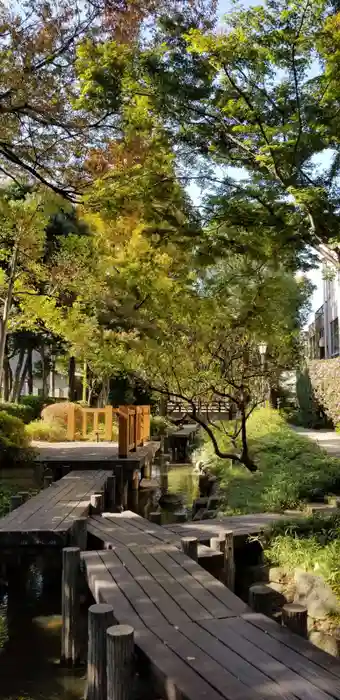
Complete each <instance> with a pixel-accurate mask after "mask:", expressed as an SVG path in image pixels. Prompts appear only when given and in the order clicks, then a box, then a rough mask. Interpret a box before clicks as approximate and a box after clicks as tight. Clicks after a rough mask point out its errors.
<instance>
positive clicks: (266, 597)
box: [249, 583, 273, 617]
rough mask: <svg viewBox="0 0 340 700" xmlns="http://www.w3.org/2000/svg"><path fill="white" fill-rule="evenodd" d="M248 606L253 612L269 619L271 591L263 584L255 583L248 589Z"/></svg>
mask: <svg viewBox="0 0 340 700" xmlns="http://www.w3.org/2000/svg"><path fill="white" fill-rule="evenodd" d="M249 605H250V607H251V608H252V609H253V610H255V612H259V613H263V614H264V615H267V616H268V617H270V616H271V615H272V613H273V591H272V589H271V588H270V587H269V586H266V584H265V583H255V584H254V585H253V586H250V588H249Z"/></svg>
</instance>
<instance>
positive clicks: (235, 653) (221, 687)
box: [82, 518, 340, 700]
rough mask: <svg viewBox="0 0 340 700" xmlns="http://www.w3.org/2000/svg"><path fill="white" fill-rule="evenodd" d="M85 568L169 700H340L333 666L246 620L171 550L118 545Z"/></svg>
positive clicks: (271, 626)
mask: <svg viewBox="0 0 340 700" xmlns="http://www.w3.org/2000/svg"><path fill="white" fill-rule="evenodd" d="M95 520H96V521H97V520H98V519H97V518H96V519H95ZM91 525H92V521H91ZM93 527H94V526H93ZM141 532H142V531H141ZM142 534H143V533H142ZM144 536H145V533H144ZM82 560H83V562H84V569H85V574H86V577H87V581H88V585H89V587H90V590H91V591H92V594H93V596H94V598H95V600H96V602H105V603H109V604H111V605H112V606H113V610H114V615H115V619H116V622H117V623H120V624H130V625H132V626H133V627H134V629H135V641H136V645H137V651H138V653H139V654H140V655H141V656H142V659H143V661H144V663H147V664H148V665H149V667H150V668H151V670H152V671H153V672H154V675H155V676H156V678H158V679H160V680H161V682H162V690H161V692H162V696H163V697H164V696H165V697H166V698H167V699H168V700H179V699H180V698H185V699H186V700H210V699H211V700H260V698H262V700H268V699H273V700H274V699H278V698H280V699H281V700H297V699H298V700H331V698H333V699H334V698H336V699H338V700H339V699H340V662H339V661H338V660H336V659H334V658H332V657H329V656H328V654H325V653H324V652H322V651H319V650H318V649H317V648H316V647H313V646H312V645H311V644H310V643H309V642H307V641H305V640H303V639H301V638H299V637H297V636H296V635H293V634H292V633H290V632H288V631H287V630H284V629H281V628H280V627H279V626H278V625H277V623H276V622H273V621H272V620H269V619H268V618H266V617H264V616H262V615H259V614H257V613H252V612H251V611H249V609H247V606H246V605H245V604H244V603H243V602H242V601H241V600H239V599H238V598H237V597H236V596H235V595H234V594H233V593H232V592H231V591H229V590H228V589H227V588H225V587H224V586H223V584H221V583H220V582H219V581H217V580H216V579H214V578H213V577H212V576H211V575H210V574H208V573H207V572H205V571H203V569H202V568H201V567H200V566H199V565H198V564H197V563H196V562H194V561H193V560H191V559H189V558H188V557H187V556H186V555H185V554H184V553H183V552H181V551H179V550H178V549H177V548H176V547H175V546H174V545H173V544H169V543H167V542H165V541H164V540H160V539H158V540H156V543H155V541H154V540H153V544H152V545H150V544H149V545H147V544H145V541H144V539H143V540H140V541H139V542H138V543H137V542H134V544H131V545H130V546H129V547H128V546H126V545H124V544H122V543H121V542H119V543H118V544H117V546H115V549H114V550H111V551H92V552H84V553H82Z"/></svg>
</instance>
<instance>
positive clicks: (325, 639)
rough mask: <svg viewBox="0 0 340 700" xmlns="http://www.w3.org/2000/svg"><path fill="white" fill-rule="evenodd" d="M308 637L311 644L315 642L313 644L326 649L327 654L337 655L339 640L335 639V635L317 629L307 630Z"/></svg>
mask: <svg viewBox="0 0 340 700" xmlns="http://www.w3.org/2000/svg"><path fill="white" fill-rule="evenodd" d="M308 637H309V641H310V642H311V643H312V644H315V646H316V647H318V648H319V649H322V650H323V651H326V652H327V654H331V655H332V656H339V651H340V650H339V640H338V639H336V637H332V636H331V635H330V634H326V633H325V632H320V631H317V630H312V631H311V632H309V635H308Z"/></svg>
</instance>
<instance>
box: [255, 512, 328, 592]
mask: <svg viewBox="0 0 340 700" xmlns="http://www.w3.org/2000/svg"><path fill="white" fill-rule="evenodd" d="M264 550H265V557H266V559H267V561H268V562H270V563H271V564H274V565H278V566H281V567H283V568H284V569H286V570H287V571H290V572H292V571H293V570H294V569H296V568H301V569H304V570H305V571H309V572H310V573H315V574H317V575H318V576H322V577H323V578H324V580H325V581H326V582H327V583H328V584H329V585H330V587H331V588H332V589H333V591H334V593H335V594H336V595H337V596H338V597H340V569H339V557H340V512H339V514H335V515H317V516H312V517H310V518H304V519H303V520H301V521H300V520H298V521H295V522H290V523H288V522H286V523H277V524H275V526H274V527H273V528H272V529H271V530H270V532H268V533H266V536H265V538H264Z"/></svg>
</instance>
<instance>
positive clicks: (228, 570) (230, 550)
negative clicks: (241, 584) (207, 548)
mask: <svg viewBox="0 0 340 700" xmlns="http://www.w3.org/2000/svg"><path fill="white" fill-rule="evenodd" d="M224 583H225V585H226V586H227V588H229V589H230V590H231V591H234V590H235V558H234V533H233V531H232V530H227V531H226V533H225V550H224Z"/></svg>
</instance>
